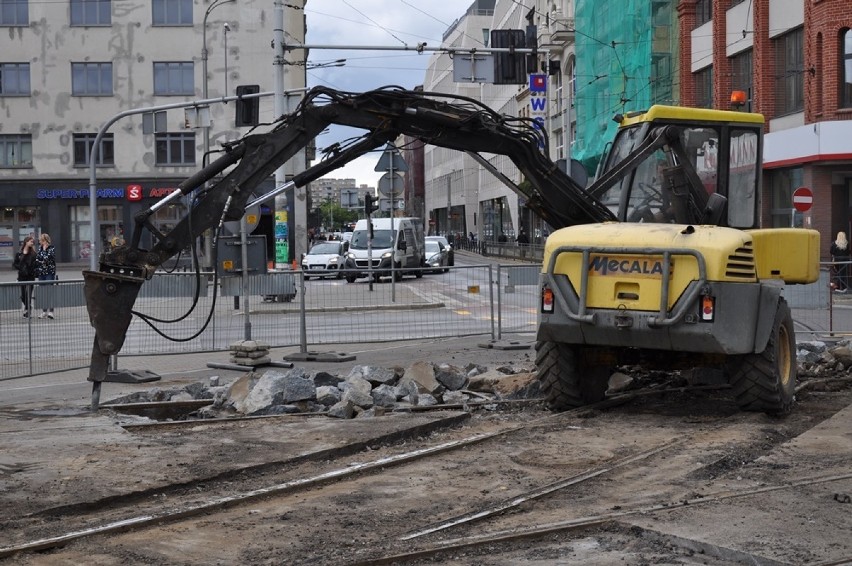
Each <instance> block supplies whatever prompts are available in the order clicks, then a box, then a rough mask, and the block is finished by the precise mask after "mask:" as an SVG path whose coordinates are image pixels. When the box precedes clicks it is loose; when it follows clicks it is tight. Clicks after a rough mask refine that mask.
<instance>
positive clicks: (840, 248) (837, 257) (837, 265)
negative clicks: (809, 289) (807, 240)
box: [829, 232, 850, 293]
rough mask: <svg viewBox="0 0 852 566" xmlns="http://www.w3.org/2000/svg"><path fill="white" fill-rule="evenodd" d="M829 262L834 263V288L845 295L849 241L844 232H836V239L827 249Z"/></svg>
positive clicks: (847, 287) (847, 279)
mask: <svg viewBox="0 0 852 566" xmlns="http://www.w3.org/2000/svg"><path fill="white" fill-rule="evenodd" d="M829 253H830V254H831V261H833V262H834V266H833V267H834V272H835V276H836V287H837V290H838V291H840V292H841V293H845V292H846V291H847V289H849V259H850V250H849V240H847V239H846V232H838V233H837V238H836V239H835V240H834V241H833V242H832V243H831V247H830V248H829Z"/></svg>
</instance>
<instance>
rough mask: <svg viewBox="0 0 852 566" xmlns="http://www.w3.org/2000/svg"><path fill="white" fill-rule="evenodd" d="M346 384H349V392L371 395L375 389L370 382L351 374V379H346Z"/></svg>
mask: <svg viewBox="0 0 852 566" xmlns="http://www.w3.org/2000/svg"><path fill="white" fill-rule="evenodd" d="M346 383H347V384H348V387H347V388H346V390H347V391H348V390H350V389H354V390H356V391H358V392H360V393H363V394H365V395H369V394H370V391H372V389H373V386H372V385H370V382H369V381H367V380H366V379H364V378H363V377H361V376H359V375H352V374H349V377H347V378H346Z"/></svg>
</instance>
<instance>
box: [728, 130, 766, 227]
mask: <svg viewBox="0 0 852 566" xmlns="http://www.w3.org/2000/svg"><path fill="white" fill-rule="evenodd" d="M758 138H759V135H758V133H757V132H755V131H754V130H746V129H742V130H740V129H733V130H732V131H731V144H730V146H731V150H730V161H729V162H728V225H729V226H733V227H735V228H751V227H752V226H753V225H754V223H755V222H756V218H755V215H756V212H757V203H758V198H757V197H758V191H757V187H758V184H759V182H760V157H759V156H758V155H757V151H758V148H759V139H758Z"/></svg>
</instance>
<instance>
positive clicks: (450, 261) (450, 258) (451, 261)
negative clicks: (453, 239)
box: [426, 236, 456, 267]
mask: <svg viewBox="0 0 852 566" xmlns="http://www.w3.org/2000/svg"><path fill="white" fill-rule="evenodd" d="M429 240H432V241H434V242H441V243H442V244H444V247H445V248H446V250H447V265H449V266H450V267H452V266H454V265H455V264H456V257H455V252H454V251H453V246H452V244H450V242H449V241H447V238H445V237H444V236H426V241H427V242H428V241H429Z"/></svg>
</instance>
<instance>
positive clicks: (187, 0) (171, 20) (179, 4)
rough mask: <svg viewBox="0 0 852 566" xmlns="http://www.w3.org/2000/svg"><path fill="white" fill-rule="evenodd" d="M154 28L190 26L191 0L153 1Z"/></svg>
mask: <svg viewBox="0 0 852 566" xmlns="http://www.w3.org/2000/svg"><path fill="white" fill-rule="evenodd" d="M153 7H154V14H153V20H152V21H153V24H154V25H155V26H191V25H192V0H154V1H153Z"/></svg>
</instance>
